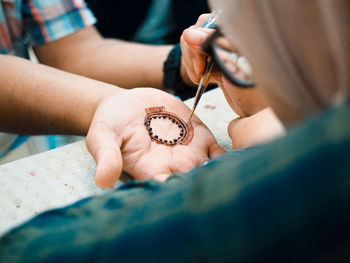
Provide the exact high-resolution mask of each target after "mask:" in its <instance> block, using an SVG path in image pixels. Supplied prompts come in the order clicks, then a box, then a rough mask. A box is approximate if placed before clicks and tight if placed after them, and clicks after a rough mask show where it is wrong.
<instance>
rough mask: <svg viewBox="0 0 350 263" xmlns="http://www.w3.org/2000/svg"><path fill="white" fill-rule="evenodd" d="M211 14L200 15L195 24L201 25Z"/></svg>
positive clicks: (196, 25)
mask: <svg viewBox="0 0 350 263" xmlns="http://www.w3.org/2000/svg"><path fill="white" fill-rule="evenodd" d="M209 16H210V14H208V13H207V14H202V15H200V16H199V17H198V20H197V22H196V24H195V25H194V26H195V27H200V26H201V25H202V24H203V23H204V21H205V20H207V18H208V17H209Z"/></svg>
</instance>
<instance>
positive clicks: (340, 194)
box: [0, 104, 350, 262]
mask: <svg viewBox="0 0 350 263" xmlns="http://www.w3.org/2000/svg"><path fill="white" fill-rule="evenodd" d="M349 156H350V104H347V105H343V106H342V107H339V108H336V109H331V110H329V111H327V112H325V113H323V114H322V115H321V116H318V117H317V118H313V119H310V120H308V121H306V122H305V123H304V124H302V125H301V126H299V127H298V128H297V129H295V130H293V131H291V132H290V133H289V134H288V135H287V136H286V137H285V138H283V139H280V140H277V141H275V142H273V143H270V144H268V145H265V146H260V147H255V148H250V149H247V150H246V151H241V152H230V153H228V154H226V155H224V156H222V157H220V158H217V159H215V160H212V161H211V162H209V163H208V165H206V166H204V167H199V168H196V169H194V170H192V171H190V172H189V173H187V174H177V175H173V176H172V177H170V179H169V180H168V181H167V182H166V183H164V184H161V183H158V182H154V181H132V182H129V183H126V184H124V185H123V186H122V187H120V188H119V189H118V190H116V191H114V192H112V193H107V194H104V195H101V196H97V197H92V198H87V199H84V200H82V201H80V202H77V203H75V204H73V205H71V206H68V207H65V208H62V209H55V210H52V211H48V212H45V213H43V214H41V215H39V216H37V217H36V218H34V219H32V220H30V221H29V222H27V223H25V224H23V225H22V226H20V227H18V228H16V229H14V230H13V231H11V232H10V233H9V234H7V235H6V236H4V237H3V238H2V239H1V240H0V261H1V262H350V250H349V243H350V227H349V226H350V206H349V203H350V180H349V176H350V165H349V160H348V159H349Z"/></svg>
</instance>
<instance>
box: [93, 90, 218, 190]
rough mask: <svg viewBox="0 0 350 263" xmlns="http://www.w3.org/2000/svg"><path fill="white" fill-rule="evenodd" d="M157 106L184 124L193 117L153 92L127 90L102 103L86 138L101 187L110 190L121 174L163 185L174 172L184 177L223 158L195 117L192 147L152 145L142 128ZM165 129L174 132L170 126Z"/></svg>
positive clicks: (178, 104) (180, 105) (174, 101)
mask: <svg viewBox="0 0 350 263" xmlns="http://www.w3.org/2000/svg"><path fill="white" fill-rule="evenodd" d="M156 106H164V107H165V108H166V111H168V112H172V113H174V114H176V115H177V116H179V117H180V118H182V119H183V120H185V121H187V120H188V118H189V115H190V110H189V109H188V107H187V106H186V105H185V104H183V103H182V102H181V101H180V100H178V99H176V98H175V97H173V96H171V95H169V94H167V93H165V92H162V91H160V90H156V89H149V88H139V89H133V90H128V91H123V92H120V93H118V94H117V95H115V96H112V97H109V98H107V99H105V100H104V101H103V102H102V103H101V104H100V106H99V107H98V109H97V110H96V113H95V115H94V118H93V121H92V124H91V127H90V130H89V133H88V136H87V146H88V149H89V151H90V152H91V154H92V155H93V157H94V159H95V161H96V163H97V170H96V175H95V180H96V183H97V185H98V186H100V187H112V186H113V184H114V183H115V181H116V180H117V179H118V178H119V176H120V174H121V171H122V170H124V171H125V172H127V173H128V174H130V175H131V176H132V177H133V178H135V179H141V180H142V179H155V180H159V181H164V180H165V179H166V178H167V177H169V176H170V174H171V173H174V172H186V171H188V170H190V169H192V168H194V167H196V166H198V165H200V164H202V163H203V162H205V161H206V160H208V159H210V158H213V157H215V156H217V155H220V154H222V153H224V151H223V149H222V148H221V147H220V146H219V145H218V144H217V142H216V140H215V138H214V136H213V135H212V133H211V132H210V131H209V130H208V128H207V127H206V126H205V125H204V124H203V123H202V122H201V121H200V120H199V119H198V118H197V117H196V116H194V118H192V126H193V129H194V136H193V139H192V141H191V142H190V143H189V144H188V145H180V144H178V145H176V146H173V147H170V146H167V145H163V144H158V143H156V142H154V141H152V140H151V138H150V136H149V134H148V131H147V130H146V128H145V125H144V119H145V116H146V112H145V109H147V108H151V107H156ZM163 129H169V131H168V132H169V133H170V132H171V131H170V130H171V127H170V126H167V124H166V123H165V125H164V127H163Z"/></svg>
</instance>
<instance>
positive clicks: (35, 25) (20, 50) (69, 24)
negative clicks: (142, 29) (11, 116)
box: [0, 0, 96, 158]
mask: <svg viewBox="0 0 350 263" xmlns="http://www.w3.org/2000/svg"><path fill="white" fill-rule="evenodd" d="M95 21H96V19H95V17H94V16H93V14H92V13H91V11H90V10H89V9H88V8H87V6H86V4H85V2H84V1H83V0H0V53H1V54H10V55H16V56H20V57H24V58H28V57H29V56H28V46H37V45H42V44H45V43H48V42H51V41H54V40H57V39H59V38H62V37H65V36H67V35H70V34H72V33H74V32H76V31H77V30H79V29H82V28H84V27H86V26H89V25H92V24H94V23H95ZM19 142H23V137H17V136H16V135H13V134H11V135H10V134H2V133H0V158H1V157H3V156H4V155H6V154H7V153H8V152H9V151H10V150H12V149H14V148H16V147H17V146H19V145H20V144H21V143H19Z"/></svg>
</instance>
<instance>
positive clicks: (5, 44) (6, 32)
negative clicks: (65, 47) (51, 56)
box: [0, 0, 96, 57]
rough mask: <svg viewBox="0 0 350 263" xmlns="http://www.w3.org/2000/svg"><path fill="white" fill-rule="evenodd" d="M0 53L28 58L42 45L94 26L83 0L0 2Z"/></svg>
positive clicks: (8, 0)
mask: <svg viewBox="0 0 350 263" xmlns="http://www.w3.org/2000/svg"><path fill="white" fill-rule="evenodd" d="M0 3H1V4H0V53H1V54H11V55H16V56H21V57H28V51H27V47H28V46H37V45H42V44H45V43H48V42H51V41H54V40H57V39H59V38H62V37H65V36H67V35H70V34H72V33H74V32H76V31H77V30H79V29H82V28H84V27H86V26H89V25H92V24H93V23H95V21H96V19H95V17H94V16H93V14H92V13H91V11H90V10H89V9H88V8H87V6H86V4H85V2H84V1H83V0H0Z"/></svg>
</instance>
